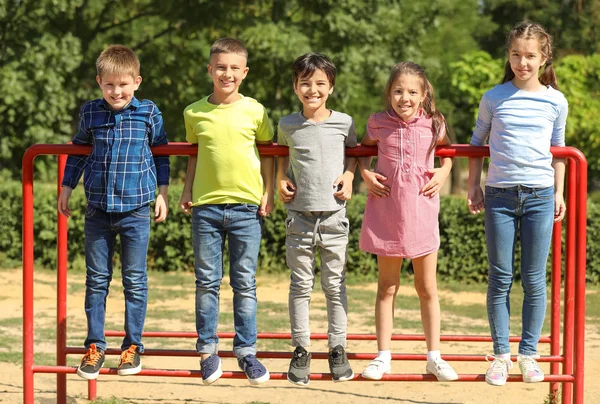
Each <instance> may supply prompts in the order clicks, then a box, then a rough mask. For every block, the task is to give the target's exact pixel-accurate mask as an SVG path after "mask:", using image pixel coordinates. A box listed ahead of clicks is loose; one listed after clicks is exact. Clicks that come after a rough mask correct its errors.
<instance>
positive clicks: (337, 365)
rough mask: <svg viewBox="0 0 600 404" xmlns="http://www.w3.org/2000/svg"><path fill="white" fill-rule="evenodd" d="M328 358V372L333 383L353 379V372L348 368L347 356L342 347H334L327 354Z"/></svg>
mask: <svg viewBox="0 0 600 404" xmlns="http://www.w3.org/2000/svg"><path fill="white" fill-rule="evenodd" d="M328 356H329V358H328V360H329V371H330V372H331V378H332V379H333V381H334V382H344V381H346V380H350V379H352V378H353V377H354V372H353V371H352V368H350V363H349V362H348V356H346V351H344V347H343V346H341V345H338V346H336V347H335V348H333V350H332V351H331V352H329V354H328Z"/></svg>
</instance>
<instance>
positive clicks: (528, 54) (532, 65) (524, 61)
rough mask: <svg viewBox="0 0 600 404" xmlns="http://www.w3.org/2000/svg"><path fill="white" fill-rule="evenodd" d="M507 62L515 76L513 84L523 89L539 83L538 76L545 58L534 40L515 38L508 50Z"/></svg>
mask: <svg viewBox="0 0 600 404" xmlns="http://www.w3.org/2000/svg"><path fill="white" fill-rule="evenodd" d="M508 62H509V63H510V68H511V70H512V71H513V73H514V74H515V77H514V79H513V84H515V86H517V87H519V88H523V87H527V86H530V85H532V84H538V83H539V79H538V74H539V71H540V67H542V66H543V65H544V63H546V58H545V57H544V55H543V54H542V52H541V50H540V45H539V42H538V41H537V40H536V39H523V38H516V39H514V40H513V41H512V42H511V44H510V47H509V49H508Z"/></svg>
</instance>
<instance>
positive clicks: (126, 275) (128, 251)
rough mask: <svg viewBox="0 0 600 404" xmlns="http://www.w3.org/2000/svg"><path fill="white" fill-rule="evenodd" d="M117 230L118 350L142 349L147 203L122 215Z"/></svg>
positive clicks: (144, 312)
mask: <svg viewBox="0 0 600 404" xmlns="http://www.w3.org/2000/svg"><path fill="white" fill-rule="evenodd" d="M118 232H119V234H120V237H121V266H122V268H121V273H122V278H123V294H124V295H125V338H124V339H123V344H122V345H121V350H122V351H124V350H126V349H128V348H129V347H130V346H131V345H136V346H137V348H138V352H140V353H141V352H144V346H143V344H142V331H143V330H144V321H145V319H146V307H147V305H148V277H147V274H146V257H147V255H148V240H149V236H150V207H149V206H148V205H146V206H143V207H141V208H138V209H136V210H134V211H132V212H127V213H126V214H123V218H122V219H121V221H120V222H119V229H118Z"/></svg>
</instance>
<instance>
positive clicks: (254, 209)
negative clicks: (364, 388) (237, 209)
mask: <svg viewBox="0 0 600 404" xmlns="http://www.w3.org/2000/svg"><path fill="white" fill-rule="evenodd" d="M242 206H243V207H244V208H245V210H246V211H247V212H250V213H258V205H253V204H250V203H244V204H242Z"/></svg>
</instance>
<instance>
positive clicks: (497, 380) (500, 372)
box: [485, 355, 513, 386]
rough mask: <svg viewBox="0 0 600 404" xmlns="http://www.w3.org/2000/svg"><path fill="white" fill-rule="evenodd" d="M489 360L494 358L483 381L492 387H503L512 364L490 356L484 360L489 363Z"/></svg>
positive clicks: (509, 361) (508, 360)
mask: <svg viewBox="0 0 600 404" xmlns="http://www.w3.org/2000/svg"><path fill="white" fill-rule="evenodd" d="M489 358H494V360H493V362H492V364H491V365H490V367H489V368H488V370H487V372H485V381H486V382H487V383H488V384H491V385H492V386H504V385H505V384H506V379H508V371H509V370H511V369H512V367H513V363H512V361H511V360H510V359H502V358H497V357H495V356H492V355H487V356H486V357H485V360H487V361H488V362H489Z"/></svg>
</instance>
